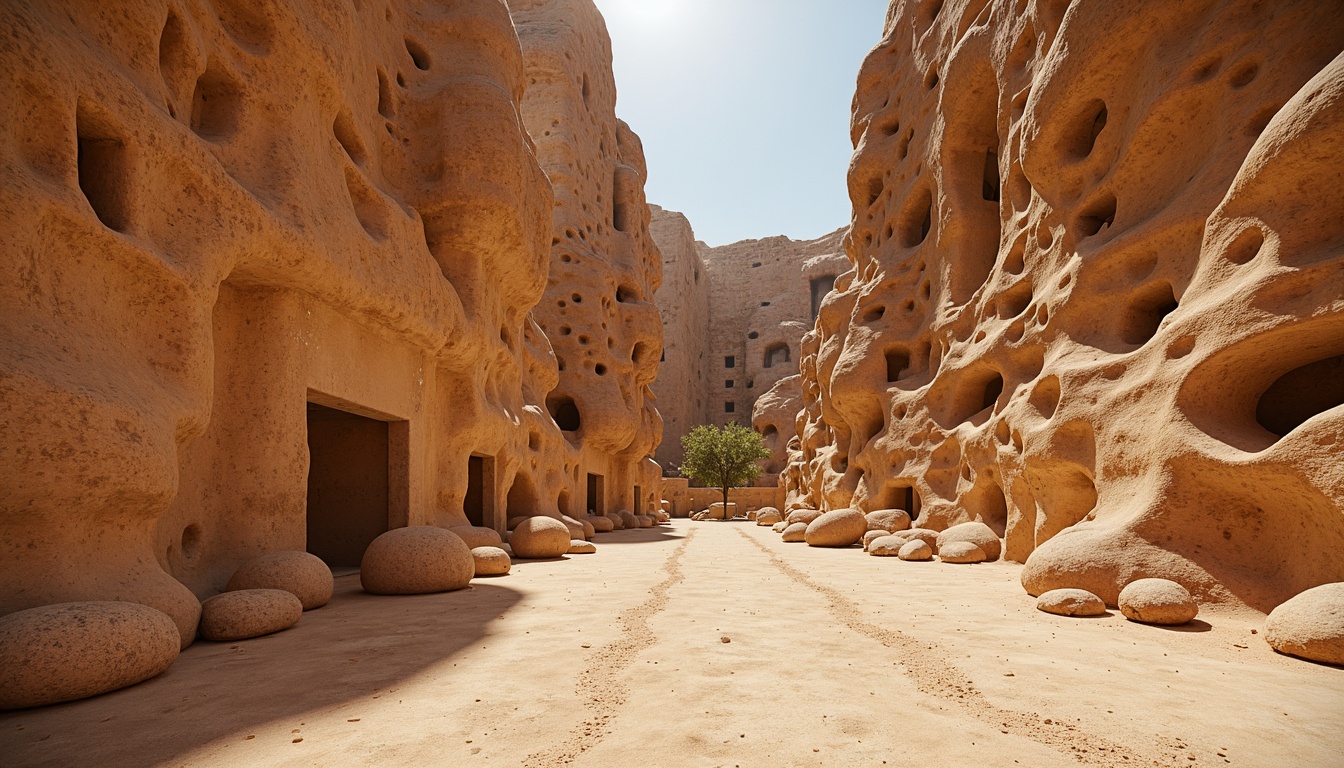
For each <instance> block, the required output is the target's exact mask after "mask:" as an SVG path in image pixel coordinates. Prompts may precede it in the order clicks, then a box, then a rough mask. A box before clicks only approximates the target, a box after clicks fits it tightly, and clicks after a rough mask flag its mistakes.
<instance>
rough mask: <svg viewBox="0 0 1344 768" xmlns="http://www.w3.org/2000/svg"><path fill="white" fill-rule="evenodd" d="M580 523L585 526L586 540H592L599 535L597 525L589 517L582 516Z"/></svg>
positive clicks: (584, 535) (584, 536)
mask: <svg viewBox="0 0 1344 768" xmlns="http://www.w3.org/2000/svg"><path fill="white" fill-rule="evenodd" d="M579 524H580V525H582V526H583V538H584V539H585V540H592V538H593V537H594V536H596V535H597V526H595V525H593V523H592V521H590V520H588V519H587V518H580V519H579Z"/></svg>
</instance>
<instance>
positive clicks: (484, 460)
mask: <svg viewBox="0 0 1344 768" xmlns="http://www.w3.org/2000/svg"><path fill="white" fill-rule="evenodd" d="M494 509H495V459H494V457H493V456H475V455H473V456H471V457H470V458H468V459H467V495H466V497H465V498H463V500H462V512H463V513H464V514H465V515H466V516H467V522H469V523H471V524H472V525H475V526H478V527H485V528H493V527H494Z"/></svg>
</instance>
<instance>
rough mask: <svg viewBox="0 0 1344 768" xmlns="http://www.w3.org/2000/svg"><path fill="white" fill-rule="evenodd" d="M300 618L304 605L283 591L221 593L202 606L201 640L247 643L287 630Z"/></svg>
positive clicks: (243, 590) (252, 590)
mask: <svg viewBox="0 0 1344 768" xmlns="http://www.w3.org/2000/svg"><path fill="white" fill-rule="evenodd" d="M301 618H303V603H302V602H300V601H299V598H298V597H295V596H294V594H293V593H291V592H287V591H285V590H283V589H240V590H238V591H236V592H222V593H220V594H218V595H215V596H214V597H212V598H210V599H208V600H206V601H205V602H203V603H201V637H203V638H205V639H206V640H214V641H216V642H223V641H228V640H247V639H249V638H253V637H261V636H262V635H269V634H271V633H272V632H279V631H281V630H284V629H289V628H290V627H292V626H294V625H295V624H298V623H299V619H301Z"/></svg>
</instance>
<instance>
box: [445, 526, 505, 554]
mask: <svg viewBox="0 0 1344 768" xmlns="http://www.w3.org/2000/svg"><path fill="white" fill-rule="evenodd" d="M448 530H450V531H452V532H453V533H455V534H457V537H458V538H459V539H462V541H463V543H465V544H466V545H467V546H468V547H469V548H471V549H475V548H477V547H498V546H499V545H500V544H503V543H504V538H503V537H502V536H500V535H499V531H496V530H495V529H494V528H485V527H482V526H479V525H454V526H453V527H452V528H449V529H448Z"/></svg>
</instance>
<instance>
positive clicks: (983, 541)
mask: <svg viewBox="0 0 1344 768" xmlns="http://www.w3.org/2000/svg"><path fill="white" fill-rule="evenodd" d="M952 542H967V543H970V544H974V545H975V546H977V547H979V548H980V550H981V551H982V552H984V553H985V559H986V560H998V559H999V554H1000V553H1001V552H1003V546H1002V542H1000V541H999V536H998V534H996V533H994V529H993V528H990V527H989V526H988V525H985V524H984V523H979V522H972V523H962V524H961V525H954V526H952V527H951V528H948V529H947V530H945V531H943V532H942V533H940V534H938V556H939V557H942V555H943V547H945V546H947V545H948V544H951V543H952Z"/></svg>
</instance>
